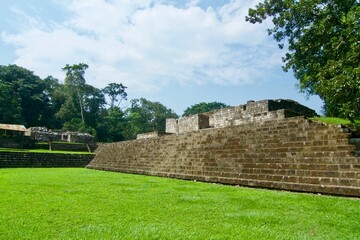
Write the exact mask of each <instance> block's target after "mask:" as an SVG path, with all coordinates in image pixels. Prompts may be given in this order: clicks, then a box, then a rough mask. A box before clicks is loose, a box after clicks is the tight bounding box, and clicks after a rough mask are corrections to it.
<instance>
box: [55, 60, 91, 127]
mask: <svg viewBox="0 0 360 240" xmlns="http://www.w3.org/2000/svg"><path fill="white" fill-rule="evenodd" d="M88 67H89V66H88V65H87V64H84V63H79V64H74V65H72V66H70V65H69V64H66V66H65V67H64V68H63V69H62V70H63V71H64V72H65V73H66V77H65V84H64V92H65V95H66V100H65V103H64V104H63V105H62V107H61V109H60V111H59V113H58V116H59V117H60V118H63V119H66V120H67V121H68V120H70V119H71V118H73V117H76V116H77V115H79V114H80V116H81V120H82V121H83V122H85V119H84V88H85V78H84V75H85V70H86V69H87V68H88ZM76 108H78V109H80V112H79V111H76Z"/></svg>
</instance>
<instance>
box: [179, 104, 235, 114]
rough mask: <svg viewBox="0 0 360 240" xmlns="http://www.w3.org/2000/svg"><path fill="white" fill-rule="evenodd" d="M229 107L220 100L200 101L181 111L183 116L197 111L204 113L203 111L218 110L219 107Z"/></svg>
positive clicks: (197, 112)
mask: <svg viewBox="0 0 360 240" xmlns="http://www.w3.org/2000/svg"><path fill="white" fill-rule="evenodd" d="M226 107H229V106H228V105H226V104H225V103H221V102H209V103H206V102H201V103H198V104H195V105H192V106H191V107H188V108H186V109H185V111H184V113H183V117H185V116H189V115H193V114H199V113H205V112H211V111H214V110H218V109H221V108H226Z"/></svg>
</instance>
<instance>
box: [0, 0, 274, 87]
mask: <svg viewBox="0 0 360 240" xmlns="http://www.w3.org/2000/svg"><path fill="white" fill-rule="evenodd" d="M58 2H59V3H61V4H63V7H64V8H67V9H68V11H70V13H71V14H70V15H69V16H70V18H69V19H67V21H65V22H58V23H56V24H55V23H54V22H46V21H44V20H42V21H40V20H39V18H36V17H34V18H32V17H29V19H36V21H31V24H30V25H29V26H28V27H27V28H26V29H24V30H22V31H21V32H19V33H17V34H4V33H3V34H2V39H3V41H5V42H7V43H11V44H15V45H16V46H17V51H16V54H17V59H16V61H15V63H16V64H19V65H21V66H24V67H27V68H29V69H31V70H34V71H35V73H36V74H39V75H40V76H42V77H45V76H47V75H53V76H55V77H58V78H63V73H62V72H61V68H62V67H64V66H65V64H75V63H79V62H84V63H87V64H88V65H89V70H88V71H87V73H86V79H87V81H88V83H90V84H92V85H95V86H97V87H104V86H105V85H106V84H107V83H110V82H122V83H124V84H125V85H126V86H128V87H129V88H136V89H139V90H142V91H149V90H151V91H154V90H157V89H160V88H161V87H162V86H164V85H167V84H170V83H171V82H174V81H176V82H179V83H181V84H189V85H194V84H206V83H209V82H213V83H216V84H221V85H228V84H234V85H238V84H249V83H253V82H254V81H260V80H261V79H262V78H266V77H268V73H266V72H264V69H265V70H268V71H269V72H270V71H271V70H272V69H273V67H274V66H276V67H278V65H279V63H280V57H279V52H278V51H275V48H274V45H275V44H274V43H270V44H269V43H268V42H269V39H268V36H267V34H266V31H265V27H264V25H262V26H259V25H252V24H250V23H247V22H245V20H244V19H245V15H246V14H247V10H248V8H249V7H250V6H253V5H254V3H253V2H251V1H243V0H233V1H230V2H229V3H228V4H226V5H224V6H222V7H221V8H215V9H213V8H208V9H202V8H200V7H198V2H199V1H196V0H195V1H194V0H189V1H187V2H186V4H185V5H184V6H185V7H183V8H177V7H175V5H172V4H166V3H164V2H168V1H157V0H152V1H146V0H121V1H116V0H113V1H105V0H81V1H80V0H76V1H75V0H68V1H61V2H60V1H58ZM22 14H23V13H22Z"/></svg>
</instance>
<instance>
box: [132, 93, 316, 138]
mask: <svg viewBox="0 0 360 240" xmlns="http://www.w3.org/2000/svg"><path fill="white" fill-rule="evenodd" d="M296 116H305V117H314V116H318V115H317V114H316V112H315V111H314V110H312V109H310V108H308V107H305V106H303V105H301V104H300V103H298V102H296V101H293V100H289V99H286V100H285V99H277V100H261V101H248V102H247V103H246V104H244V105H239V106H235V107H228V108H223V109H220V110H216V111H213V112H207V113H201V114H195V115H191V116H188V117H182V118H179V119H175V118H168V119H166V130H165V133H158V132H151V133H142V134H138V135H137V139H144V138H154V137H160V136H162V135H164V134H181V133H187V132H193V131H198V130H201V129H207V128H223V127H229V126H237V125H241V124H246V123H251V122H261V121H265V120H272V119H284V118H289V117H296Z"/></svg>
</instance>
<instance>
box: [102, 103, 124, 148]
mask: <svg viewBox="0 0 360 240" xmlns="http://www.w3.org/2000/svg"><path fill="white" fill-rule="evenodd" d="M101 115H102V116H101V121H99V122H98V125H97V129H96V132H97V139H98V141H101V142H118V141H123V140H126V132H127V131H126V129H127V127H128V126H129V124H128V122H127V119H126V117H125V113H124V112H123V111H122V110H121V109H120V108H119V107H112V108H110V109H103V110H102V111H101Z"/></svg>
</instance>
